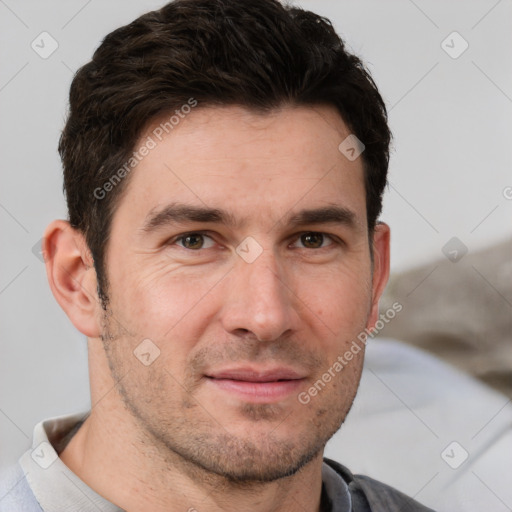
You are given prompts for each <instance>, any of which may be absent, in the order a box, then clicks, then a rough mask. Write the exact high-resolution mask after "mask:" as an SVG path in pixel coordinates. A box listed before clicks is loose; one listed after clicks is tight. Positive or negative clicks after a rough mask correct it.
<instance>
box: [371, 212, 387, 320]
mask: <svg viewBox="0 0 512 512" xmlns="http://www.w3.org/2000/svg"><path fill="white" fill-rule="evenodd" d="M389 241H390V229H389V226H388V225H387V224H385V223H384V222H378V223H377V224H376V226H375V229H374V232H373V241H372V250H373V276H372V304H371V310H370V316H369V318H368V324H367V326H366V327H367V329H371V328H372V327H373V326H374V325H375V322H376V321H377V320H378V318H379V300H380V297H381V295H382V293H383V292H384V288H385V287H386V284H387V282H388V278H389Z"/></svg>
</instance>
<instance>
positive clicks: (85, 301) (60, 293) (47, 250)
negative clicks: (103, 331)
mask: <svg viewBox="0 0 512 512" xmlns="http://www.w3.org/2000/svg"><path fill="white" fill-rule="evenodd" d="M42 249H43V255H44V259H45V264H46V274H47V277H48V282H49V284H50V288H51V290H52V293H53V295H54V297H55V299H56V300H57V302H58V303H59V305H60V306H61V308H62V309H63V310H64V312H65V313H66V315H67V316H68V317H69V319H70V320H71V322H72V323H73V325H74V326H75V327H76V328H77V329H78V330H79V331H80V332H82V333H83V334H85V335H86V336H88V337H98V336H99V335H100V328H99V325H98V320H97V319H98V311H99V309H101V306H100V303H99V300H98V295H97V290H96V288H97V281H96V272H95V270H94V262H93V259H92V256H91V254H90V251H89V249H88V247H87V244H86V242H85V238H84V236H83V234H82V233H81V232H79V231H77V230H75V229H73V228H72V227H71V225H70V224H69V222H67V221H64V220H55V221H53V222H52V223H51V224H50V225H49V226H48V227H47V228H46V230H45V232H44V237H43V242H42Z"/></svg>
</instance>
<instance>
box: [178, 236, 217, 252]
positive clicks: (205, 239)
mask: <svg viewBox="0 0 512 512" xmlns="http://www.w3.org/2000/svg"><path fill="white" fill-rule="evenodd" d="M176 243H178V244H179V245H181V246H182V247H184V248H185V249H190V250H193V251H197V250H199V249H209V248H210V247H212V246H213V240H212V239H211V238H210V237H209V236H207V235H204V234H202V233H187V234H186V235H182V236H180V237H179V238H177V239H176Z"/></svg>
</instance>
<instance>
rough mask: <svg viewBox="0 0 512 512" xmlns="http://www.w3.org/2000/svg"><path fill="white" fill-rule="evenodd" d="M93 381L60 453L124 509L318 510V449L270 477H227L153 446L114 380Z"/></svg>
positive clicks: (210, 511) (90, 483)
mask: <svg viewBox="0 0 512 512" xmlns="http://www.w3.org/2000/svg"><path fill="white" fill-rule="evenodd" d="M108 380H109V379H106V380H105V382H103V383H98V381H96V384H95V387H92V388H91V398H92V403H93V404H94V405H93V407H92V409H91V414H90V415H89V417H88V418H87V419H86V421H85V422H84V423H83V425H82V426H81V428H80V429H79V430H78V432H77V433H76V434H75V435H74V436H73V438H72V439H71V441H70V442H69V443H68V445H67V446H66V448H65V449H64V450H63V451H62V452H61V454H60V458H61V460H62V461H63V462H64V464H66V465H67V466H68V467H69V468H70V469H71V471H73V472H74V473H75V474H76V475H77V476H78V477H79V478H80V479H81V480H83V481H84V482H85V483H86V484H87V485H88V486H89V487H90V488H91V489H93V490H94V491H95V492H97V493H98V494H99V495H101V496H103V497H104V498H105V499H107V500H108V501H110V502H111V503H114V504H115V505H117V506H118V507H120V508H122V509H123V510H126V511H128V512H139V511H140V512H143V511H146V510H151V511H153V512H160V511H162V512H163V511H165V512H169V511H171V512H173V511H189V512H203V511H208V512H217V511H219V512H220V511H223V512H231V511H233V512H235V511H236V512H239V511H240V510H251V511H253V512H291V511H296V510H297V509H300V510H304V511H305V512H319V510H320V496H321V489H322V462H323V459H322V453H321V452H320V453H318V454H317V455H316V456H315V457H314V458H313V459H312V460H311V461H310V462H309V463H308V464H306V465H305V466H304V467H303V468H302V469H301V470H300V471H298V472H297V473H296V474H294V475H292V476H289V477H285V478H281V479H279V480H276V481H272V482H254V481H249V482H232V481H229V480H228V479H226V478H225V477H223V476H221V475H217V474H214V473H212V472H210V471H207V470H205V469H203V468H201V467H198V466H196V465H194V464H192V463H191V462H189V461H186V460H184V459H183V458H182V457H181V456H179V455H178V454H176V453H175V452H171V451H170V450H169V449H168V448H166V447H164V446H160V445H158V442H157V441H156V440H154V439H152V438H151V437H150V436H149V434H147V433H145V432H144V431H143V429H142V428H141V426H140V425H139V424H138V423H137V420H136V419H135V418H134V417H133V416H132V414H131V413H130V412H129V411H128V410H127V409H126V408H125V407H124V405H123V404H122V401H121V398H120V397H119V395H118V393H117V390H116V388H115V386H114V383H113V382H112V381H108Z"/></svg>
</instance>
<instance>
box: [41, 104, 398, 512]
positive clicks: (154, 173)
mask: <svg viewBox="0 0 512 512" xmlns="http://www.w3.org/2000/svg"><path fill="white" fill-rule="evenodd" d="M158 122H159V120H158V119H157V120H155V121H154V123H153V124H152V125H151V126H149V127H148V128H147V130H145V131H144V133H142V134H141V139H140V141H141V143H142V142H143V141H144V140H146V138H147V136H148V135H151V133H152V130H153V129H154V127H155V126H157V125H158ZM349 133H350V131H349V130H348V129H347V127H346V125H345V124H344V122H343V121H342V119H341V117H340V116H339V115H338V113H337V112H336V111H335V110H334V109H333V108H332V107H329V106H317V107H314V108H313V107H291V106H288V107H283V108H282V109H280V110H278V111H274V112H272V113H270V114H257V113H254V112H251V111H248V110H246V109H244V108H241V107H237V106H229V107H215V108H200V106H198V107H197V108H196V109H194V111H192V113H190V114H189V115H188V116H187V117H186V118H185V119H183V120H181V122H180V124H179V125H178V126H176V127H175V128H174V130H173V131H172V132H171V133H170V134H169V135H168V136H167V137H166V138H165V139H164V140H163V141H162V142H159V144H158V145H157V147H156V148H154V149H152V150H151V151H150V152H149V154H148V155H147V156H146V157H144V159H143V160H142V161H141V162H140V163H139V164H138V165H137V167H136V168H135V169H134V171H132V174H131V175H130V177H129V183H128V186H127V189H126V191H125V194H124V196H123V197H122V200H121V202H120V204H119V207H118V209H117V210H116V212H115V215H114V218H113V223H112V232H111V236H110V238H109V240H108V247H107V253H106V268H107V276H108V280H109V290H108V292H109V298H110V302H109V308H108V311H107V313H105V311H104V310H103V309H102V307H101V304H100V302H99V300H98V296H97V293H96V274H95V270H94V265H93V261H92V258H91V255H90V252H89V251H88V248H87V245H86V243H85V240H84V238H83V236H82V235H81V234H80V233H79V232H76V231H75V230H73V229H72V228H71V227H70V226H69V224H68V223H67V222H66V221H63V220H56V221H54V222H52V223H51V224H50V225H49V226H48V228H47V230H46V232H45V245H44V250H45V254H46V266H47V273H48V279H49V283H50V286H51V289H52V291H53V293H54V295H55V297H56V299H57V301H58V302H59V304H60V305H61V307H62V308H63V309H64V311H65V312H66V314H67V315H68V317H69V318H70V319H71V321H72V322H73V324H74V325H75V326H76V327H77V329H79V330H80V331H81V332H82V333H83V334H85V335H86V336H87V337H88V349H89V371H90V383H91V401H92V404H93V406H92V409H91V414H90V416H89V417H88V418H87V420H86V421H85V423H84V424H83V426H82V427H81V428H80V429H79V430H78V432H77V433H76V434H75V436H74V437H73V438H72V440H71V441H70V443H69V444H68V445H67V447H66V448H65V450H64V451H63V452H62V453H60V458H61V459H62V461H63V462H64V463H65V464H66V465H68V466H69V468H70V469H71V470H72V471H74V472H75V473H76V474H77V475H78V476H79V477H80V478H81V479H82V480H83V481H84V482H86V483H87V484H88V485H89V486H90V487H91V488H93V489H94V490H95V491H96V492H98V493H99V494H101V495H102V496H104V497H105V498H107V499H108V500H109V501H111V502H113V503H115V504H117V505H118V506H119V507H121V508H123V509H125V510H128V511H130V512H132V511H133V512H136V511H143V510H152V511H155V512H158V511H160V510H162V511H163V510H165V511H169V510H176V511H177V510H189V509H191V508H195V509H196V510H197V511H199V512H201V511H203V510H204V511H208V512H215V511H218V510H224V511H235V510H236V511H239V510H252V511H255V512H259V511H261V512H263V511H265V512H267V511H268V512H270V511H276V512H277V511H289V510H290V511H291V510H297V505H298V504H300V508H301V509H304V510H307V511H318V510H319V507H320V493H321V466H322V455H323V449H324V446H325V444H326V442H327V440H328V439H329V438H330V437H331V436H332V435H333V434H334V433H335V432H336V431H337V430H338V428H339V427H340V425H341V424H342V422H343V420H344V419H345V417H346V415H347V413H348V411H349V409H350V407H351V404H352V401H353V399H354V396H355V393H356V391H357V387H358V384H359V379H360V374H361V369H362V363H363V353H364V351H361V352H359V354H357V355H355V356H354V358H353V359H352V360H351V361H350V364H348V365H347V366H346V367H345V368H344V369H343V371H341V372H339V373H338V374H337V375H336V376H335V377H334V378H333V379H332V380H331V382H329V383H328V384H327V385H326V386H325V388H324V389H322V390H321V391H320V392H319V393H318V394H317V396H314V397H312V398H311V401H310V402H309V403H308V404H306V405H304V404H302V403H300V402H299V400H298V399H297V397H298V395H299V393H300V392H304V391H307V390H308V389H309V388H310V387H311V386H312V385H313V384H314V383H315V382H316V381H317V380H318V379H319V378H320V376H321V375H322V374H323V373H324V372H326V371H327V370H328V369H329V368H330V367H331V366H332V365H333V363H334V362H335V361H336V359H337V357H338V356H339V355H342V354H344V353H345V351H346V350H347V349H348V348H349V347H350V345H351V343H352V341H353V340H354V339H356V337H357V335H358V334H359V333H360V332H361V331H363V330H364V329H365V328H371V327H372V326H373V324H374V322H375V321H376V320H377V316H378V301H379V297H380V296H381V293H382V291H383V288H384V286H385V284H386V281H387V279H388V274H389V228H388V226H387V225H385V224H383V223H379V224H378V225H377V226H376V229H375V231H374V233H373V235H372V239H371V240H369V236H370V235H369V233H368V230H367V219H366V203H365V189H364V181H363V167H362V166H363V162H362V159H361V158H357V159H356V160H354V161H349V160H348V159H347V158H345V157H344V156H343V155H342V154H341V153H340V152H339V151H338V145H339V144H340V142H341V141H342V140H344V139H345V138H346V137H347V135H349ZM173 202H179V203H180V204H184V205H189V206H197V207H209V208H219V209H225V210H227V211H228V212H229V213H230V214H231V216H232V217H233V219H234V220H236V221H237V222H238V225H230V224H226V223H224V222H204V221H201V222H197V221H189V220H187V221H185V222H181V223H179V224H178V223H176V222H169V223H167V224H165V225H163V226H161V227H160V228H159V229H158V230H156V231H153V232H146V231H144V230H143V229H142V226H143V225H144V222H145V219H146V216H147V215H148V213H150V212H151V211H155V210H157V209H159V208H162V207H163V206H165V205H166V204H168V203H173ZM333 205H334V206H339V207H343V208H345V209H347V210H350V212H352V214H353V223H352V224H350V225H348V224H347V223H343V222H341V223H340V222H338V223H333V222H323V221H321V220H320V221H317V222H315V223H314V224H313V223H308V224H300V225H291V224H290V223H289V222H288V220H289V218H290V216H291V215H293V214H295V213H297V212H299V211H300V210H302V209H315V208H323V207H326V206H333ZM198 231H200V232H201V233H205V232H206V233H205V234H206V235H207V236H205V237H204V238H202V237H201V235H195V236H192V238H188V239H184V238H179V236H180V235H183V234H184V233H185V234H186V233H197V232H198ZM311 232H313V233H324V234H325V235H324V236H322V235H318V234H316V235H315V234H310V235H307V234H308V233H311ZM304 234H306V236H303V235H304ZM247 237H252V239H254V240H255V241H256V242H257V244H258V245H254V243H253V242H251V243H253V246H251V247H252V248H251V251H252V252H251V255H254V254H256V253H255V252H254V251H255V250H257V249H258V246H259V247H260V248H261V249H262V252H261V254H259V255H258V257H257V258H256V259H255V260H254V261H252V262H251V263H248V262H247V261H246V260H244V258H242V257H241V256H240V254H241V253H237V247H238V248H240V247H245V248H246V249H247V245H245V246H244V245H242V246H240V244H241V242H243V241H244V239H246V238H247ZM201 244H202V246H201ZM370 246H371V247H372V248H373V256H374V262H373V267H372V263H371V258H370ZM255 247H256V249H255ZM258 251H259V249H258ZM145 339H150V340H151V343H153V344H154V345H149V346H150V347H153V346H156V347H158V350H159V351H160V352H159V355H158V357H156V358H155V359H154V360H153V361H152V362H151V364H149V365H147V366H146V365H145V364H143V363H142V362H141V361H140V360H139V359H138V358H137V357H135V356H134V350H136V349H137V347H138V346H139V344H140V343H141V342H142V340H145ZM146 343H148V342H146ZM146 347H147V345H146ZM151 350H153V349H151ZM155 353H156V352H154V353H153V355H154V354H155ZM240 366H244V367H248V366H249V367H251V368H253V369H256V370H258V371H259V370H265V369H268V368H270V367H272V368H273V367H276V366H280V367H283V366H285V367H286V368H292V369H293V370H295V371H296V372H297V374H298V375H299V376H300V379H299V380H297V382H295V383H294V386H295V387H294V388H293V391H291V392H289V393H287V394H285V395H284V396H278V397H277V398H276V397H272V396H268V397H266V396H265V395H264V394H263V396H262V394H261V393H260V394H258V395H257V396H256V398H255V397H254V396H252V395H251V396H250V397H246V396H245V395H240V394H239V393H237V392H234V391H232V390H227V389H224V388H222V387H221V386H219V385H218V383H219V381H218V380H217V381H216V380H214V379H212V378H210V377H208V375H211V374H212V373H215V372H216V371H219V370H223V369H226V368H228V367H229V368H233V367H240Z"/></svg>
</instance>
